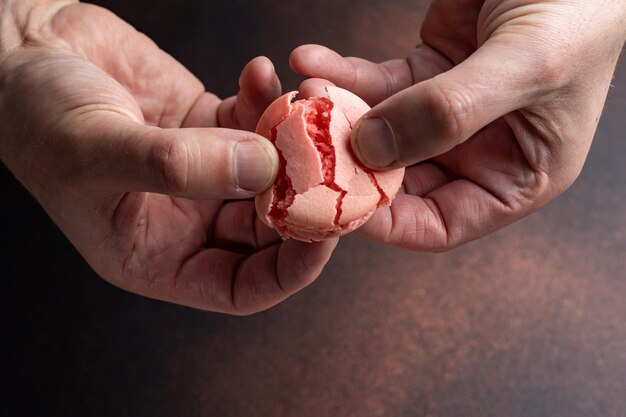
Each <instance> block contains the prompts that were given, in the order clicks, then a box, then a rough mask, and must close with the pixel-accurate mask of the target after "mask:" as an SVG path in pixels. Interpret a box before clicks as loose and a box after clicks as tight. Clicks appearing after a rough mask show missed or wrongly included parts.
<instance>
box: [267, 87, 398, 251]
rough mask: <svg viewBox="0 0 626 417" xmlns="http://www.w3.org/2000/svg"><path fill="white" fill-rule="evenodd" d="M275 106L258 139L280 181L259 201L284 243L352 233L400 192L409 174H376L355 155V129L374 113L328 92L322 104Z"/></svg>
mask: <svg viewBox="0 0 626 417" xmlns="http://www.w3.org/2000/svg"><path fill="white" fill-rule="evenodd" d="M296 96H297V92H291V93H287V94H285V95H283V96H281V97H280V98H278V99H277V100H276V101H274V102H273V103H272V104H271V105H270V106H269V107H268V109H267V110H266V111H265V113H264V114H263V116H262V117H261V119H260V121H259V124H258V125H257V129H256V131H257V133H259V134H261V135H263V136H265V137H267V138H268V139H270V140H271V141H272V143H273V144H274V145H275V146H276V148H277V151H278V154H279V159H280V167H279V173H278V177H277V180H276V182H275V183H274V185H273V186H272V187H271V188H270V189H268V190H267V191H266V192H265V193H263V194H261V195H259V196H257V198H256V210H257V214H258V215H259V217H260V218H261V220H262V221H263V222H264V223H265V224H267V225H268V226H270V227H273V228H274V229H276V230H277V231H278V232H279V233H280V235H281V236H282V237H283V238H287V237H291V238H294V239H298V240H302V241H319V240H324V239H328V238H331V237H335V236H340V235H343V234H345V233H348V232H350V231H352V230H354V229H356V228H358V227H359V226H361V225H362V224H363V223H365V222H366V221H367V220H368V219H369V218H370V217H371V215H372V214H373V213H374V211H375V210H376V208H377V207H380V206H382V205H388V204H390V203H391V200H393V198H394V197H395V195H396V193H397V192H398V190H399V188H400V186H401V184H402V180H403V177H404V169H403V168H401V169H396V170H391V171H384V172H383V171H373V170H370V169H369V168H367V167H365V166H364V165H362V164H361V163H360V162H359V161H358V160H356V158H355V157H354V154H353V152H352V149H351V146H350V136H351V133H352V126H354V124H355V123H356V122H357V120H358V119H359V118H360V117H361V116H362V115H363V114H365V113H366V112H367V111H368V110H369V109H370V107H369V106H368V105H367V104H366V103H365V102H364V101H363V100H361V99H360V98H359V97H358V96H356V95H354V94H352V93H351V92H349V91H347V90H344V89H341V88H338V87H334V86H328V87H326V95H325V97H312V98H309V99H306V100H296V101H294V99H295V98H296Z"/></svg>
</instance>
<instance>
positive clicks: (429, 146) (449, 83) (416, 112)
mask: <svg viewBox="0 0 626 417" xmlns="http://www.w3.org/2000/svg"><path fill="white" fill-rule="evenodd" d="M527 56H528V54H524V53H523V52H522V51H520V50H517V49H513V48H511V47H509V46H508V45H505V44H501V43H500V42H497V41H494V42H492V41H488V42H487V43H486V44H485V45H484V46H483V47H481V48H480V49H479V50H478V51H477V52H476V53H475V54H474V55H472V56H471V57H469V58H468V59H467V60H466V61H464V62H462V63H461V64H459V65H458V66H456V67H454V68H453V69H451V70H450V71H447V72H445V73H443V74H441V75H439V76H437V77H435V78H432V79H429V80H426V81H424V82H421V83H419V84H417V85H414V86H412V87H410V88H407V89H405V90H403V91H401V92H399V93H397V94H396V95H394V96H393V97H390V98H389V99H387V100H385V101H384V102H382V103H380V104H379V105H378V106H376V107H375V108H373V109H372V110H371V111H370V112H369V113H368V114H366V115H365V116H364V117H363V118H362V119H361V120H360V121H359V123H357V126H356V127H355V130H354V131H353V137H352V146H353V149H354V151H355V153H356V155H357V157H358V158H359V159H360V160H361V161H362V162H363V163H364V164H365V165H367V166H369V167H371V168H375V169H383V168H394V167H400V166H408V165H411V164H414V163H416V162H419V161H423V160H426V159H429V158H431V157H434V156H436V155H440V154H442V153H444V152H446V151H448V150H450V149H451V148H453V147H454V146H456V145H458V144H459V143H461V142H463V141H465V140H467V139H468V138H469V137H471V136H472V135H473V134H475V133H476V132H477V131H478V130H480V129H481V128H483V127H484V126H486V125H487V124H489V123H490V122H492V121H494V120H496V119H497V118H499V117H501V116H503V115H506V114H508V113H510V112H512V111H514V110H516V109H519V108H521V107H524V106H525V105H528V104H530V103H531V102H532V100H533V98H534V97H537V96H538V95H539V91H541V88H542V86H541V84H540V83H539V82H538V81H537V80H539V79H541V78H540V77H539V74H538V68H540V65H536V64H538V63H536V62H531V61H532V59H528V58H527Z"/></svg>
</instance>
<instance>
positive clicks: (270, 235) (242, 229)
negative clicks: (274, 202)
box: [207, 200, 281, 253]
mask: <svg viewBox="0 0 626 417" xmlns="http://www.w3.org/2000/svg"><path fill="white" fill-rule="evenodd" d="M280 242H281V238H280V236H279V235H278V233H277V232H276V231H275V230H273V229H270V228H269V227H267V226H266V225H265V224H264V223H263V222H262V221H261V219H259V217H258V216H257V214H256V209H255V207H254V201H250V200H246V201H233V202H229V203H226V204H224V205H223V206H222V208H221V210H220V211H219V213H218V214H217V216H215V218H214V221H213V229H212V234H211V236H210V238H209V240H208V242H207V245H208V246H212V247H220V248H223V249H228V250H231V251H234V252H239V253H250V252H257V251H259V250H260V249H264V248H266V247H268V246H270V245H273V244H276V243H280Z"/></svg>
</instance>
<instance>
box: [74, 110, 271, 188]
mask: <svg viewBox="0 0 626 417" xmlns="http://www.w3.org/2000/svg"><path fill="white" fill-rule="evenodd" d="M77 131H78V137H79V138H80V139H81V140H80V141H76V142H78V145H76V146H77V149H76V150H77V151H78V152H79V155H77V156H78V158H72V159H74V160H81V161H82V162H81V166H82V169H81V171H82V172H81V171H79V172H81V173H83V174H84V173H87V175H79V176H78V177H81V178H84V180H86V181H89V182H91V183H92V187H93V183H94V181H93V180H94V177H95V179H97V181H96V183H97V184H99V185H100V186H101V188H102V191H104V192H108V193H124V192H128V191H145V192H155V193H161V194H169V195H173V196H178V197H186V198H191V199H234V198H249V197H251V196H253V195H255V194H258V193H261V192H262V191H264V190H265V189H267V188H268V187H269V186H270V185H271V184H272V182H273V181H274V179H275V177H276V172H277V170H278V155H277V153H276V150H275V149H274V147H273V145H272V144H271V143H270V142H269V141H268V140H267V139H265V138H263V137H261V136H259V135H257V134H254V133H251V132H246V131H239V130H231V129H220V128H197V129H196V128H194V129H191V128H189V129H179V128H175V129H161V128H157V127H150V126H145V125H143V124H141V123H138V122H136V121H133V120H130V119H129V118H126V117H124V116H118V115H114V116H111V115H109V114H98V115H97V116H92V117H91V118H90V120H89V121H82V122H81V123H80V128H79V129H78V130H77Z"/></svg>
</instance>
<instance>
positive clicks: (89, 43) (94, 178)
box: [0, 2, 336, 314]
mask: <svg viewBox="0 0 626 417" xmlns="http://www.w3.org/2000/svg"><path fill="white" fill-rule="evenodd" d="M44 3H45V4H55V3H54V2H47V3H46V2H42V3H40V4H44ZM57 4H58V3H57ZM32 15H33V16H36V17H37V16H39V17H41V16H44V17H46V16H49V17H46V18H45V19H42V20H41V21H36V22H29V24H28V25H25V26H27V27H29V28H37V30H36V31H32V32H28V33H25V34H24V36H23V38H24V39H26V40H27V42H26V43H25V44H23V45H19V46H16V47H14V48H12V50H11V52H10V53H6V54H5V55H4V56H3V57H2V58H3V60H2V62H1V66H0V115H1V117H2V123H1V124H0V138H2V139H1V141H2V142H0V157H1V158H2V161H3V162H4V163H5V164H6V165H7V166H8V168H9V169H10V170H11V171H12V172H13V173H14V174H15V176H16V177H17V178H18V179H19V180H20V181H21V182H22V183H23V184H24V185H25V186H26V187H27V188H28V189H29V190H30V191H31V192H32V194H33V195H34V196H35V197H36V198H37V199H38V201H39V202H40V203H41V204H42V206H43V207H44V208H45V210H46V211H47V212H48V213H49V215H50V216H51V217H52V219H53V220H54V221H55V222H56V223H57V224H58V226H59V227H60V229H61V230H62V231H63V232H64V233H65V234H66V236H67V237H68V238H69V239H70V241H71V242H72V243H73V244H74V246H75V247H76V248H77V249H78V251H79V252H80V253H81V255H82V256H83V257H84V258H85V259H86V260H87V261H88V262H89V264H90V265H91V266H92V267H93V268H94V269H95V270H96V271H97V272H98V273H99V274H101V275H102V276H103V277H104V278H106V279H107V280H108V281H110V282H111V283H113V284H114V285H117V286H119V287H122V288H125V289H127V290H130V291H133V292H136V293H139V294H143V295H146V296H149V297H153V298H157V299H162V300H167V301H171V302H175V303H180V304H184V305H188V306H193V307H197V308H201V309H207V310H215V311H222V312H229V313H235V314H245V313H251V312H254V311H258V310H261V309H265V308H267V307H269V306H271V305H273V304H275V303H277V302H279V301H281V300H283V299H284V298H286V297H287V296H289V295H290V294H292V293H294V292H295V291H297V290H299V289H301V288H303V287H304V286H306V285H307V284H309V283H310V282H311V281H312V280H313V279H315V278H316V277H317V276H318V275H319V273H320V272H321V269H322V267H323V265H324V264H325V263H326V262H327V260H328V259H329V257H330V254H331V251H332V249H333V248H334V245H335V243H336V241H327V242H323V243H318V244H304V243H301V242H296V241H293V240H291V241H287V242H282V241H281V240H280V239H279V237H278V235H277V234H276V233H275V232H274V231H272V230H270V229H268V228H267V227H266V226H264V225H263V224H262V223H261V222H260V221H259V219H258V218H257V216H256V213H255V209H254V203H253V202H252V201H250V200H249V198H250V197H252V196H254V195H255V194H257V193H259V192H261V191H263V190H265V189H266V188H267V187H268V186H270V185H271V183H272V182H273V180H274V177H275V175H276V171H277V165H278V162H277V155H276V151H275V149H274V148H273V146H272V145H271V144H270V143H269V141H267V140H266V139H265V138H262V137H260V136H258V135H255V134H253V133H250V132H246V131H238V130H230V129H225V127H227V128H242V129H248V130H253V129H254V126H255V124H256V122H257V119H258V117H259V116H260V114H261V112H262V111H263V110H264V109H265V108H266V107H267V105H268V104H269V103H270V102H271V101H272V100H274V99H275V98H276V97H278V95H279V94H280V92H281V87H280V82H279V81H278V78H277V77H276V74H275V73H274V69H273V66H272V65H271V63H270V62H269V61H268V60H267V59H265V58H258V59H255V60H253V61H252V62H251V63H250V64H248V66H246V68H245V69H244V71H243V72H242V74H241V78H240V87H241V91H240V92H239V96H238V98H234V97H233V98H230V99H227V100H226V101H223V102H222V101H221V100H219V99H218V98H217V97H215V96H214V95H212V94H210V93H206V92H205V91H204V87H203V86H202V84H201V83H200V82H199V81H198V80H197V79H196V78H195V77H193V76H192V75H191V74H190V73H189V72H188V71H187V70H185V68H183V67H182V66H181V65H180V64H179V63H178V62H176V61H175V60H174V59H173V58H172V57H170V56H169V55H167V54H165V53H164V52H163V51H161V50H159V49H158V47H157V46H156V45H155V44H154V43H152V41H150V40H149V39H148V38H147V37H145V36H144V35H142V34H140V33H138V32H136V31H135V30H134V29H133V28H132V27H130V26H129V25H127V24H126V23H124V22H123V21H121V20H120V19H118V18H117V17H116V16H114V15H113V14H111V13H110V12H108V11H106V10H104V9H101V8H99V7H96V6H92V5H87V4H70V5H67V6H66V7H63V8H61V9H60V10H58V11H56V12H55V13H45V12H41V10H39V12H38V13H33V14H32ZM33 18H34V17H33ZM5 46H6V45H5ZM216 126H220V127H221V128H217V127H216ZM246 198H248V199H247V200H246ZM221 199H230V200H229V201H223V200H221ZM236 199H239V200H236ZM241 199H244V200H241Z"/></svg>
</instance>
